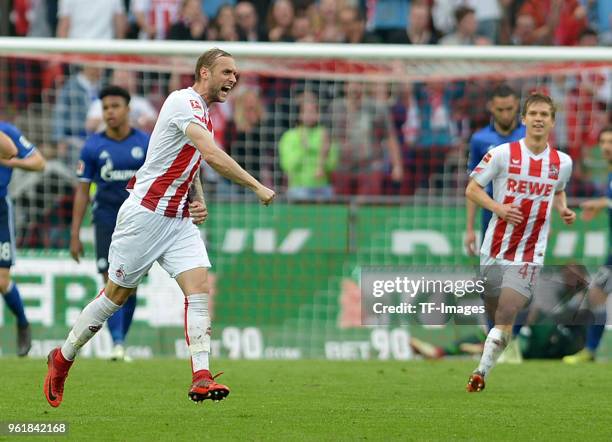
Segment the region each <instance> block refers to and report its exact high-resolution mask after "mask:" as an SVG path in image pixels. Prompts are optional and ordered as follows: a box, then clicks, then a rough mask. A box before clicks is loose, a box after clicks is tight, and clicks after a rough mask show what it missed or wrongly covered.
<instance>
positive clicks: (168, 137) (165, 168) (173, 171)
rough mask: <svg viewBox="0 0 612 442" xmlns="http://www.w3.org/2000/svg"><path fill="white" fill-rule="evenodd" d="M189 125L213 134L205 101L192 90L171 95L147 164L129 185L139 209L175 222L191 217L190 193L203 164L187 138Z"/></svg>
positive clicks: (198, 153) (155, 135)
mask: <svg viewBox="0 0 612 442" xmlns="http://www.w3.org/2000/svg"><path fill="white" fill-rule="evenodd" d="M189 123H195V124H199V125H200V126H202V127H203V128H205V129H206V130H208V131H209V132H211V133H213V128H212V122H211V121H210V117H209V114H208V106H207V105H206V103H205V102H204V100H203V99H202V97H201V96H200V95H199V94H198V93H197V92H196V91H194V90H193V89H192V88H187V89H181V90H178V91H174V92H172V93H171V94H170V95H169V96H168V98H167V99H166V101H165V103H164V105H163V106H162V108H161V110H160V112H159V117H158V119H157V123H156V124H155V128H154V129H153V133H152V134H151V140H150V141H149V148H148V150H147V156H146V158H145V162H144V164H143V165H142V166H141V168H140V169H138V172H136V175H134V177H133V178H132V179H131V180H130V181H129V183H128V185H127V189H128V191H129V192H130V193H131V196H130V197H131V198H132V199H135V200H136V201H137V202H138V203H139V204H140V205H142V206H143V207H146V208H147V209H149V210H152V211H154V212H156V213H159V214H160V215H164V216H168V217H172V218H181V217H186V216H189V210H188V209H189V204H188V202H187V193H188V190H189V187H190V186H191V182H192V180H193V177H194V175H195V173H196V171H197V170H198V168H199V167H200V163H201V161H202V156H201V155H200V152H199V151H198V149H196V148H195V146H193V145H191V144H190V143H191V140H190V139H189V138H187V136H186V135H185V131H186V130H187V126H188V125H189ZM213 135H214V133H213Z"/></svg>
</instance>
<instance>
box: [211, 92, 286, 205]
mask: <svg viewBox="0 0 612 442" xmlns="http://www.w3.org/2000/svg"><path fill="white" fill-rule="evenodd" d="M223 146H224V148H225V150H226V152H227V153H229V154H230V155H231V156H232V158H234V159H235V160H236V162H237V163H238V164H240V166H242V167H243V168H244V169H246V170H248V171H249V173H251V175H253V176H254V177H255V178H257V179H258V180H259V181H261V182H262V183H267V184H266V185H270V184H271V183H272V171H273V167H272V166H273V164H274V162H273V158H274V143H273V139H272V128H271V127H270V125H269V124H267V121H266V112H265V107H264V104H263V102H262V101H261V98H260V97H259V94H258V93H257V92H256V91H255V90H253V89H244V90H243V91H242V93H240V94H239V95H238V96H237V97H236V100H235V101H234V114H233V119H232V120H231V121H230V122H229V123H228V125H227V127H226V129H225V140H224V143H223ZM241 189H242V188H241V187H239V186H237V185H235V184H233V183H230V182H229V181H228V180H225V179H222V181H221V182H220V183H219V188H218V191H219V192H220V193H225V194H229V195H235V194H243V191H242V190H241Z"/></svg>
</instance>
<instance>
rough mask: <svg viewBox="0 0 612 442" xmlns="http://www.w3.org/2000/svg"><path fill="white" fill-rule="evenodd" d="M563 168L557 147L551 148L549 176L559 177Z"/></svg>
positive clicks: (552, 177)
mask: <svg viewBox="0 0 612 442" xmlns="http://www.w3.org/2000/svg"><path fill="white" fill-rule="evenodd" d="M560 170H561V158H559V152H557V149H555V148H552V147H551V148H550V157H549V166H548V178H551V179H555V180H557V179H559V171H560Z"/></svg>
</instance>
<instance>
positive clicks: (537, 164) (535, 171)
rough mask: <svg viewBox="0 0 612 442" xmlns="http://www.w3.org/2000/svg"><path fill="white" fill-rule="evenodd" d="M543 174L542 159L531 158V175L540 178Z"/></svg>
mask: <svg viewBox="0 0 612 442" xmlns="http://www.w3.org/2000/svg"><path fill="white" fill-rule="evenodd" d="M541 175H542V160H534V159H533V158H529V176H534V177H538V178H540V176H541Z"/></svg>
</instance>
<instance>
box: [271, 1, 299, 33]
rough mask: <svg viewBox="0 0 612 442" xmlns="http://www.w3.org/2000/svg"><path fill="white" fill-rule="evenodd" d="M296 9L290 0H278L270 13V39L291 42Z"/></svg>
mask: <svg viewBox="0 0 612 442" xmlns="http://www.w3.org/2000/svg"><path fill="white" fill-rule="evenodd" d="M294 15H295V11H294V10H293V4H292V3H291V2H290V1H289V0H276V1H275V2H274V4H273V5H272V8H270V12H269V13H268V20H267V21H268V40H270V41H285V42H290V41H292V40H293V39H292V38H291V25H292V24H293V17H294Z"/></svg>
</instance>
